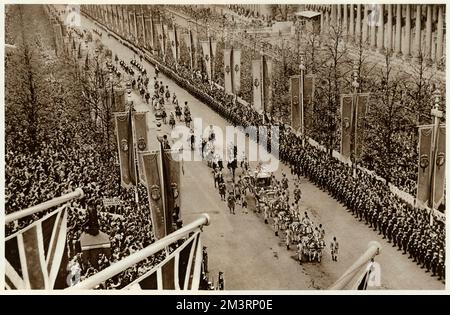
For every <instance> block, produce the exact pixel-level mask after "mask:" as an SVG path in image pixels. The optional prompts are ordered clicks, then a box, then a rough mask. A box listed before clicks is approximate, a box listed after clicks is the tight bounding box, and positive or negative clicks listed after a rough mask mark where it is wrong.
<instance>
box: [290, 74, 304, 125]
mask: <svg viewBox="0 0 450 315" xmlns="http://www.w3.org/2000/svg"><path fill="white" fill-rule="evenodd" d="M290 91H291V127H292V129H294V130H295V131H296V132H297V131H299V130H301V123H302V119H301V117H302V115H303V113H302V111H303V109H302V106H301V101H300V97H301V93H300V76H299V75H296V76H292V77H291V78H290Z"/></svg>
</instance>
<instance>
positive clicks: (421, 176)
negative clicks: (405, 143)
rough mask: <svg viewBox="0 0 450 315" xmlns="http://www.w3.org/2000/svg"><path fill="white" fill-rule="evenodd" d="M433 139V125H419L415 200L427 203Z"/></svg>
mask: <svg viewBox="0 0 450 315" xmlns="http://www.w3.org/2000/svg"><path fill="white" fill-rule="evenodd" d="M432 141H433V126H431V125H428V126H420V127H419V169H418V179H417V201H418V202H419V203H422V204H423V205H427V204H428V201H429V199H430V178H431V171H432V170H431V165H430V164H431V163H432V162H431V161H432V158H431V145H432Z"/></svg>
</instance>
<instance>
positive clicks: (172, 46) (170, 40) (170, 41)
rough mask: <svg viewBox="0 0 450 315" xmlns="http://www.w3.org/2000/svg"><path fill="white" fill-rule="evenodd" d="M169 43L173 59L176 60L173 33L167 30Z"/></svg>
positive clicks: (175, 45)
mask: <svg viewBox="0 0 450 315" xmlns="http://www.w3.org/2000/svg"><path fill="white" fill-rule="evenodd" d="M168 34H169V43H170V48H171V49H172V56H173V60H175V61H177V44H176V43H175V33H174V31H169V32H168Z"/></svg>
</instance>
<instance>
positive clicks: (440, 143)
mask: <svg viewBox="0 0 450 315" xmlns="http://www.w3.org/2000/svg"><path fill="white" fill-rule="evenodd" d="M437 137H438V138H437V148H436V164H435V165H434V167H435V173H434V174H435V175H434V209H438V208H439V206H440V205H441V203H442V201H443V199H444V186H445V125H443V126H440V127H439V132H438V134H437Z"/></svg>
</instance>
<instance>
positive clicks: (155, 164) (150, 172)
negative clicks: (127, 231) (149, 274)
mask: <svg viewBox="0 0 450 315" xmlns="http://www.w3.org/2000/svg"><path fill="white" fill-rule="evenodd" d="M160 156H161V153H160V152H159V151H151V152H146V153H141V157H142V164H143V169H144V176H145V182H146V184H147V192H148V201H149V204H150V210H151V217H152V218H151V219H152V226H153V234H154V235H155V238H156V239H158V240H159V239H161V238H163V237H164V236H166V235H167V234H166V225H165V210H164V199H163V194H164V186H163V185H162V177H163V172H162V165H161V158H160Z"/></svg>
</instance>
